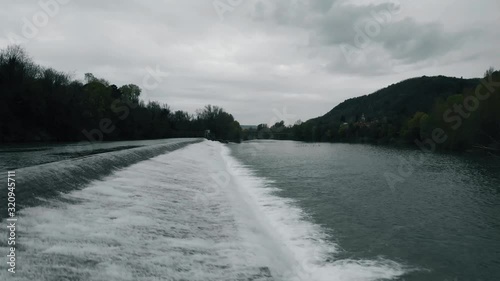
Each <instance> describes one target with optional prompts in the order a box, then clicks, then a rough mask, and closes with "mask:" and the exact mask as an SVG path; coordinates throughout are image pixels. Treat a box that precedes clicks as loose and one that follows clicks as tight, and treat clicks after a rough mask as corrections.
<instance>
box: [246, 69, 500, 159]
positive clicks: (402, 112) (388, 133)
mask: <svg viewBox="0 0 500 281" xmlns="http://www.w3.org/2000/svg"><path fill="white" fill-rule="evenodd" d="M499 86H500V71H495V70H494V69H493V68H490V69H489V70H487V71H486V73H485V75H484V78H483V79H462V78H451V77H444V76H436V77H425V76H424V77H421V78H413V79H409V80H406V81H402V82H400V83H398V84H395V85H391V86H389V87H387V88H384V89H382V90H379V91H377V92H375V93H374V94H371V95H367V96H362V97H358V98H353V99H349V100H347V101H345V102H343V103H341V104H340V105H338V106H337V107H335V108H334V109H332V111H330V112H329V113H327V114H325V115H324V116H321V117H318V118H314V119H311V120H308V121H307V122H298V123H296V124H294V125H288V126H285V124H284V122H277V123H276V124H274V125H272V126H271V127H269V126H268V125H266V124H261V125H259V126H257V128H250V129H245V130H244V131H243V133H242V135H243V139H245V140H246V139H286V140H296V141H308V142H363V143H376V144H415V143H421V142H423V141H426V140H432V139H433V138H435V137H436V136H438V135H439V136H440V137H439V139H440V142H439V143H438V148H439V149H446V150H466V149H471V148H479V149H484V150H488V151H492V152H495V151H496V152H498V151H500V92H499V88H500V87H499Z"/></svg>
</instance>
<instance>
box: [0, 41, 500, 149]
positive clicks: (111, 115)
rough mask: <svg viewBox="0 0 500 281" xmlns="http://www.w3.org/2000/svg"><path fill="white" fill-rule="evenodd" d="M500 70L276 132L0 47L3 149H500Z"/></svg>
mask: <svg viewBox="0 0 500 281" xmlns="http://www.w3.org/2000/svg"><path fill="white" fill-rule="evenodd" d="M499 84H500V71H495V70H494V69H493V68H490V69H489V70H487V71H486V73H485V75H484V78H483V79H463V78H454V77H445V76H435V77H427V76H423V77H419V78H412V79H408V80H405V81H402V82H399V83H397V84H393V85H390V86H388V87H386V88H384V89H381V90H378V91H376V92H375V93H373V94H370V95H365V96H361V97H356V98H352V99H348V100H346V101H344V102H342V103H340V104H339V105H338V106H336V107H334V108H333V109H332V110H331V111H330V112H328V113H326V114H325V115H323V116H321V117H317V118H314V119H310V120H308V121H306V122H301V121H297V122H296V123H295V124H294V125H285V122H284V121H280V122H277V123H275V124H274V125H272V126H270V127H269V126H268V125H267V124H260V125H258V126H255V127H252V126H243V127H244V129H242V126H240V123H239V122H238V121H236V120H235V119H234V117H233V116H232V115H231V114H229V113H227V112H225V111H224V109H222V108H221V107H218V106H212V105H207V106H205V107H204V108H202V109H199V110H197V111H196V113H195V114H189V113H188V112H185V111H182V110H177V111H173V110H172V109H170V107H169V106H168V105H167V104H160V103H158V102H155V101H148V102H145V101H143V100H141V99H140V98H141V92H142V90H141V88H140V87H139V86H137V85H134V84H127V85H123V86H120V87H118V86H117V85H114V84H111V83H109V82H108V81H106V80H105V79H101V78H97V77H95V76H94V75H93V74H91V73H87V74H85V79H84V81H79V80H75V79H72V77H71V76H70V75H68V74H65V73H62V72H59V71H57V70H54V69H52V68H44V67H41V66H39V65H37V64H35V63H34V62H33V60H32V59H31V58H30V57H29V56H28V55H27V53H26V52H25V50H24V49H23V48H22V47H20V46H17V45H14V46H9V47H7V48H6V49H4V50H0V121H1V122H0V143H29V142H75V141H89V142H93V141H121V140H141V139H161V138H182V137H205V138H208V139H211V140H218V141H221V142H224V143H227V142H228V141H231V142H241V141H242V140H243V141H246V140H253V139H274V140H294V141H303V142H344V143H370V144H384V145H393V146H409V145H413V146H414V145H415V144H417V145H418V144H419V143H421V144H422V143H425V142H435V143H434V145H435V146H436V148H437V149H440V150H453V151H465V150H480V151H486V152H488V153H498V152H499V151H500V93H499Z"/></svg>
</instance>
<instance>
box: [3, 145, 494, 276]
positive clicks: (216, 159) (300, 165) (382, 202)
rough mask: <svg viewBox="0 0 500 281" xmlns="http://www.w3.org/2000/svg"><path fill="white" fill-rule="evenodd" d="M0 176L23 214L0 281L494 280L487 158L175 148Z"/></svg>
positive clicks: (63, 149) (19, 165)
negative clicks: (9, 178)
mask: <svg viewBox="0 0 500 281" xmlns="http://www.w3.org/2000/svg"><path fill="white" fill-rule="evenodd" d="M405 159H407V160H409V161H410V162H409V163H413V165H411V166H410V167H408V166H404V167H403V168H402V163H403V162H404V161H405ZM412 159H413V160H415V159H421V161H419V162H418V163H416V162H415V161H413V162H411V161H412ZM406 164H407V163H406ZM0 168H2V170H5V171H6V170H15V171H16V178H17V179H18V181H17V185H16V200H17V201H16V203H18V205H17V206H18V209H19V210H18V229H17V235H18V244H17V249H16V251H17V266H16V269H17V273H16V274H14V275H11V274H10V273H8V272H7V265H6V263H5V262H2V263H0V267H1V268H0V280H7V279H6V278H8V280H47V281H49V280H50V281H54V280H307V281H309V280H366V281H368V280H436V281H437V280H440V281H444V280H449V281H452V280H453V281H455V280H456V281H459V280H482V281H484V280H497V279H498V277H499V276H500V194H499V191H500V173H499V168H500V161H499V159H498V158H496V157H494V156H481V157H479V156H472V155H459V154H437V153H436V154H425V155H423V154H422V152H420V151H418V150H410V149H408V150H402V149H393V148H388V147H381V146H370V145H350V144H304V143H298V142H291V141H253V142H245V143H242V144H229V145H224V144H220V143H218V142H210V141H206V140H199V139H173V140H156V141H131V142H111V143H101V144H94V145H88V144H52V145H18V146H4V147H0ZM4 174H5V173H4ZM388 174H393V175H396V176H397V177H398V181H397V182H396V183H395V184H390V182H388V180H387V175H388ZM3 176H5V175H3ZM2 181H3V180H2ZM3 182H6V181H3ZM0 198H1V199H2V202H4V201H5V198H6V194H0ZM2 205H6V204H2ZM2 213H3V214H5V213H6V207H4V206H2ZM2 218H4V219H2V224H3V225H6V224H7V222H6V221H5V215H3V216H2ZM0 247H1V248H0V250H1V252H2V253H7V244H6V239H5V241H0Z"/></svg>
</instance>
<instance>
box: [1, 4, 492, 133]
mask: <svg viewBox="0 0 500 281" xmlns="http://www.w3.org/2000/svg"><path fill="white" fill-rule="evenodd" d="M0 22H1V25H0V47H1V48H4V47H6V46H7V45H9V44H11V43H12V42H17V43H21V45H23V46H24V47H25V48H26V49H27V51H28V52H29V53H30V55H31V56H32V57H33V58H34V59H35V61H36V62H38V63H39V64H42V65H44V66H50V67H54V68H56V69H58V70H62V71H65V72H69V73H72V74H73V75H74V78H75V79H81V80H83V75H84V73H86V72H91V73H93V74H94V75H96V76H98V77H102V78H105V79H107V80H109V81H110V82H111V83H114V84H117V85H119V86H120V85H122V84H128V83H134V84H137V85H139V86H142V87H143V88H148V90H145V91H144V93H143V95H144V96H143V98H144V99H145V100H158V101H160V102H164V103H168V104H169V105H170V106H171V108H172V109H174V110H177V109H183V110H187V111H189V112H190V113H194V112H195V110H196V109H197V108H200V107H202V106H204V105H205V104H215V105H220V106H222V107H224V108H225V109H226V110H227V111H228V112H230V113H232V114H233V115H234V116H235V118H236V119H237V120H239V121H240V123H242V124H258V123H270V122H273V121H277V119H286V121H287V122H288V123H293V122H294V121H295V120H297V119H302V120H307V119H309V118H312V117H317V116H320V115H323V114H324V113H326V112H328V111H329V110H330V109H331V108H333V107H334V106H335V105H337V104H338V103H340V102H342V101H343V100H345V99H347V98H350V97H355V96H360V95H365V94H369V93H372V92H373V91H375V90H377V89H380V88H383V87H385V86H387V85H390V84H392V83H396V82H398V81H400V80H403V79H406V78H410V77H416V76H423V75H428V76H431V75H441V74H442V75H448V76H456V77H461V76H463V77H478V76H481V75H482V74H483V73H484V71H485V70H486V69H487V68H488V67H489V66H494V67H496V68H500V56H499V52H498V47H499V46H500V28H498V26H499V25H500V1H498V0H479V1H467V0H441V1H435V0H419V1H410V0H399V1H398V0H391V1H368V0H309V1H307V0H215V1H214V0H199V1H198V0H196V1H195V0H193V1H191V0H184V1H181V0H161V1H159V0H157V1H153V0H129V1H118V0H116V1H111V0H110V1H102V0H41V1H28V0H21V1H18V0H6V1H5V3H2V10H1V11H0ZM2 29H3V30H2ZM155 71H159V75H156V76H157V79H156V80H155V79H151V77H152V76H154V75H152V74H151V73H154V72H155ZM165 73H168V76H166V75H165Z"/></svg>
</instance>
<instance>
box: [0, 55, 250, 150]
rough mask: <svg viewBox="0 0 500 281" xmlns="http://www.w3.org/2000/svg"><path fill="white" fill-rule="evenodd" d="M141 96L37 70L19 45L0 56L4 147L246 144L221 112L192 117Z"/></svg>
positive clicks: (208, 110)
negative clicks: (173, 140)
mask: <svg viewBox="0 0 500 281" xmlns="http://www.w3.org/2000/svg"><path fill="white" fill-rule="evenodd" d="M141 92H142V91H141V88H140V87H139V86H137V85H134V84H127V85H122V86H117V85H114V84H111V83H109V82H108V81H106V80H105V79H102V78H97V77H95V76H94V75H93V74H91V73H87V74H85V79H84V81H79V80H75V79H72V78H71V76H70V75H68V74H66V73H63V72H60V71H57V70H55V69H52V68H45V67H42V66H40V65H37V64H36V63H34V61H33V60H32V59H31V58H30V57H29V56H28V55H27V53H26V51H25V50H24V49H23V48H21V47H20V46H9V47H7V48H5V49H3V50H1V51H0V142H33V141H55V142H60V141H61V142H62V141H68V142H69V141H81V140H88V141H111V140H139V139H157V138H170V137H203V136H206V137H209V138H213V139H223V140H230V141H239V140H240V139H241V127H240V124H239V123H238V121H236V120H235V119H234V117H233V116H232V115H231V114H229V113H227V112H225V111H224V109H222V108H221V107H218V106H212V105H207V106H205V107H204V108H202V109H199V110H197V111H196V113H195V114H189V113H188V112H185V111H182V110H177V111H174V110H172V109H171V108H170V107H169V106H168V105H167V104H161V103H159V102H156V101H148V102H145V101H143V100H141ZM207 131H210V133H209V134H208V135H207V134H206V132H207Z"/></svg>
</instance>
